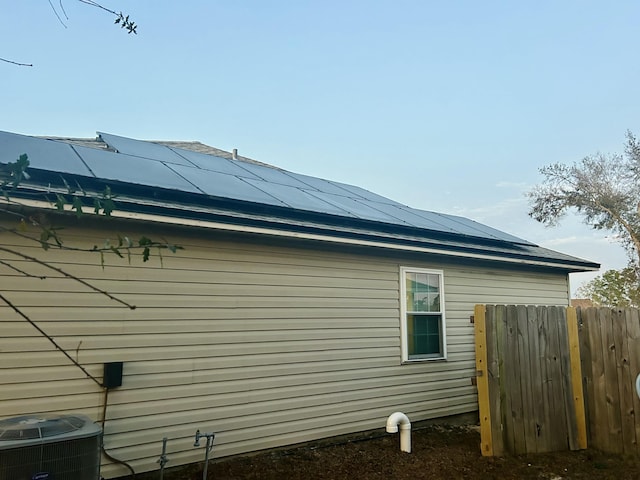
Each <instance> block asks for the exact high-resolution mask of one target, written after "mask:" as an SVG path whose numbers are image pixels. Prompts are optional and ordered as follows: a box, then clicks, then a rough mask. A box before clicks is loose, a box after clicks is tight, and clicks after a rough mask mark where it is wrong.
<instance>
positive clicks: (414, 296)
mask: <svg viewBox="0 0 640 480" xmlns="http://www.w3.org/2000/svg"><path fill="white" fill-rule="evenodd" d="M405 282H406V283H405V289H406V297H407V298H406V302H407V303H406V305H407V312H440V275H438V274H435V273H415V272H407V274H406V279H405Z"/></svg>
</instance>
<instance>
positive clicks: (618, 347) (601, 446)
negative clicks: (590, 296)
mask: <svg viewBox="0 0 640 480" xmlns="http://www.w3.org/2000/svg"><path fill="white" fill-rule="evenodd" d="M578 322H579V325H580V352H581V359H582V371H583V375H584V391H585V407H586V418H587V428H588V433H589V435H588V438H589V446H590V447H593V448H596V449H598V450H602V451H606V452H611V453H625V454H640V445H639V443H640V399H639V398H638V395H637V393H636V389H635V381H636V377H637V376H638V373H640V318H639V315H638V310H637V309H635V308H627V309H621V308H615V309H612V308H583V309H578ZM636 412H637V414H636Z"/></svg>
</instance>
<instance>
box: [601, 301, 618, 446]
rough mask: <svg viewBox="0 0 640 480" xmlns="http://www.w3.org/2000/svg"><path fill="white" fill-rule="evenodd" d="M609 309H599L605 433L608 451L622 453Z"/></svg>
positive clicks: (611, 316) (611, 320) (612, 319)
mask: <svg viewBox="0 0 640 480" xmlns="http://www.w3.org/2000/svg"><path fill="white" fill-rule="evenodd" d="M612 314H613V311H612V310H611V309H608V308H607V309H605V308H601V309H600V320H601V323H600V329H601V332H602V353H603V360H604V387H605V390H604V392H603V393H604V396H605V400H606V409H607V427H608V428H607V430H608V431H607V434H608V437H609V438H608V440H607V444H608V445H609V450H608V451H609V452H614V453H622V422H621V418H620V409H619V406H620V394H619V392H618V371H617V368H616V344H615V341H614V338H613V322H614V318H615V317H614V316H613V315H612Z"/></svg>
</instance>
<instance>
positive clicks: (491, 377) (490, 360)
mask: <svg viewBox="0 0 640 480" xmlns="http://www.w3.org/2000/svg"><path fill="white" fill-rule="evenodd" d="M486 309H487V317H490V318H491V320H490V322H491V324H492V326H493V327H495V318H496V312H495V307H494V306H493V305H487V307H486ZM485 331H486V332H487V337H486V343H487V372H488V388H489V408H490V411H491V412H494V413H493V414H492V416H491V438H492V442H493V455H503V454H504V442H503V440H502V424H501V417H502V412H501V409H500V378H501V377H500V369H501V364H500V361H499V356H498V335H497V330H496V328H491V329H488V328H487V327H486V321H485Z"/></svg>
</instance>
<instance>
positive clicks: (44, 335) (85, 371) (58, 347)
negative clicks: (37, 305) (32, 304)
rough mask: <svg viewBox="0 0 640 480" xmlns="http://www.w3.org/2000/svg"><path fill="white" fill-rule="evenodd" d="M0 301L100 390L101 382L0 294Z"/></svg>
mask: <svg viewBox="0 0 640 480" xmlns="http://www.w3.org/2000/svg"><path fill="white" fill-rule="evenodd" d="M0 300H2V301H3V302H4V303H6V304H7V305H8V306H9V307H10V308H11V309H13V311H14V312H16V313H17V314H18V315H20V316H21V317H22V318H24V319H25V320H26V321H27V322H29V324H30V325H31V326H32V327H33V328H35V329H36V330H37V331H38V332H40V334H41V335H42V336H43V337H45V338H46V339H47V340H49V341H50V342H51V343H52V344H53V346H54V347H56V349H58V350H60V352H62V354H63V355H64V356H65V357H67V358H68V359H69V360H70V361H71V363H73V364H74V365H75V366H76V367H78V368H79V369H80V370H82V372H83V373H84V374H85V375H86V376H87V377H89V378H90V379H91V380H93V381H94V382H95V383H96V384H98V386H99V387H100V388H102V382H101V381H100V380H98V379H97V378H96V377H94V376H93V375H91V374H90V373H89V372H88V371H87V369H86V368H84V367H83V366H82V365H80V364H79V363H78V362H77V361H76V360H74V359H73V357H72V356H71V355H69V354H68V353H67V351H66V350H65V349H64V348H62V347H61V346H60V345H58V343H57V342H56V341H55V340H54V339H53V338H52V337H51V336H49V334H48V333H47V332H45V331H44V330H43V329H42V328H40V327H39V326H38V325H37V324H36V323H35V322H34V321H33V320H31V319H30V318H29V317H28V316H27V315H26V314H25V313H24V312H23V311H22V310H20V309H19V308H18V307H16V306H15V305H14V304H13V303H11V301H9V299H8V298H6V297H5V296H4V295H2V293H0Z"/></svg>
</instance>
